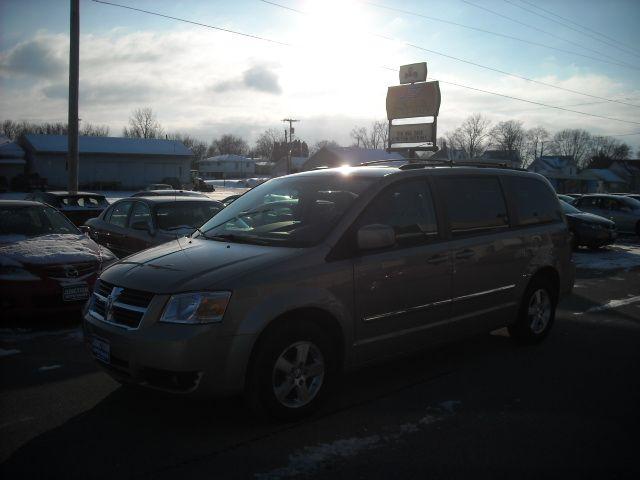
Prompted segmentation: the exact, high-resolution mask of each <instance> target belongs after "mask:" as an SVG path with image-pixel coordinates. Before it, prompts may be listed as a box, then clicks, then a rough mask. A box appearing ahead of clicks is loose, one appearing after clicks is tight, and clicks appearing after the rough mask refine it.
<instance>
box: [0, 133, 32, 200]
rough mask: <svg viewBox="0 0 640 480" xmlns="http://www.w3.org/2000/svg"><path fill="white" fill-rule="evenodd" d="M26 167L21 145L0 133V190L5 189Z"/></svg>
mask: <svg viewBox="0 0 640 480" xmlns="http://www.w3.org/2000/svg"><path fill="white" fill-rule="evenodd" d="M26 167H27V161H26V160H25V152H24V150H23V149H22V147H20V145H18V144H17V143H15V142H12V141H11V140H9V139H8V138H7V137H5V136H4V135H0V191H2V190H7V189H8V188H9V185H11V181H12V180H13V179H14V178H15V177H17V176H19V175H22V174H24V173H25V171H26Z"/></svg>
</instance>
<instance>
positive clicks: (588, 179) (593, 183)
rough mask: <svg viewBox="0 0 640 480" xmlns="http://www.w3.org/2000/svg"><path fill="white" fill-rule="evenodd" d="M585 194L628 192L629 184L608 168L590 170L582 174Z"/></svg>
mask: <svg viewBox="0 0 640 480" xmlns="http://www.w3.org/2000/svg"><path fill="white" fill-rule="evenodd" d="M580 177H581V178H582V179H583V180H584V185H585V186H586V188H583V190H582V191H583V192H585V193H608V192H612V193H615V192H627V191H629V184H628V183H627V182H626V181H625V180H624V179H622V178H621V177H619V176H618V175H617V174H616V173H615V172H614V171H612V170H610V169H608V168H588V169H586V170H583V171H582V172H580Z"/></svg>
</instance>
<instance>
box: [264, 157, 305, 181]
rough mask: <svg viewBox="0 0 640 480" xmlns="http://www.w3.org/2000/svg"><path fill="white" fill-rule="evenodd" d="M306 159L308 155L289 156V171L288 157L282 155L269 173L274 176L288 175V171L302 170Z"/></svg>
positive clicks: (296, 171)
mask: <svg viewBox="0 0 640 480" xmlns="http://www.w3.org/2000/svg"><path fill="white" fill-rule="evenodd" d="M307 160H309V157H298V156H295V157H291V171H289V159H288V158H287V157H283V158H281V159H280V160H278V161H277V162H276V163H275V165H274V166H273V168H272V169H271V174H272V175H273V176H274V177H280V176H282V175H288V174H289V173H298V172H302V171H303V170H304V164H305V163H307Z"/></svg>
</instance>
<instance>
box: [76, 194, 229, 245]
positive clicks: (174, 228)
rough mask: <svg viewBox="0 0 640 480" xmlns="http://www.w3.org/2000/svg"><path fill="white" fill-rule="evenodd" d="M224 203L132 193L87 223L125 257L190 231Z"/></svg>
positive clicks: (91, 232) (92, 233)
mask: <svg viewBox="0 0 640 480" xmlns="http://www.w3.org/2000/svg"><path fill="white" fill-rule="evenodd" d="M223 208H224V205H223V204H222V203H220V202H218V201H216V200H210V199H205V198H203V199H196V198H190V197H177V196H176V197H173V196H171V197H160V196H151V197H129V198H124V199H122V200H118V201H117V202H115V203H114V204H113V205H111V206H110V207H109V208H108V209H107V210H105V211H104V213H103V214H102V215H100V216H99V217H97V218H93V219H91V220H89V221H88V222H87V223H86V224H85V225H86V226H87V227H88V233H89V235H90V236H91V238H93V239H94V240H95V241H96V242H98V243H99V244H101V245H104V246H105V247H107V248H108V249H110V250H112V251H113V252H114V253H115V254H116V255H118V256H119V257H125V256H127V255H131V254H132V253H135V252H139V251H140V250H144V249H146V248H150V247H153V246H156V245H160V244H162V243H166V242H168V241H171V240H175V239H176V238H177V237H179V236H184V235H189V234H191V233H193V231H194V230H195V229H196V228H198V227H200V226H201V225H202V224H204V223H205V222H206V221H208V220H209V219H210V218H211V217H213V216H214V215H215V214H216V213H218V212H219V211H220V210H222V209H223Z"/></svg>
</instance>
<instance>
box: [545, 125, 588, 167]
mask: <svg viewBox="0 0 640 480" xmlns="http://www.w3.org/2000/svg"><path fill="white" fill-rule="evenodd" d="M590 147H591V134H590V133H589V132H587V131H586V130H581V129H572V130H570V129H565V130H561V131H559V132H557V133H556V134H555V135H554V136H553V143H552V152H553V153H555V154H556V155H568V156H572V157H573V159H574V160H575V162H576V164H577V165H578V167H580V168H583V167H584V166H585V164H586V162H587V160H588V153H589V149H590Z"/></svg>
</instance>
